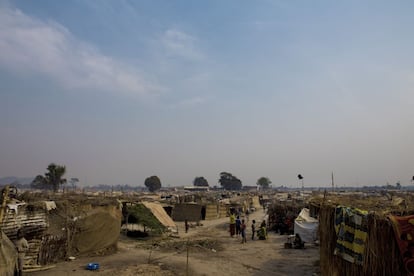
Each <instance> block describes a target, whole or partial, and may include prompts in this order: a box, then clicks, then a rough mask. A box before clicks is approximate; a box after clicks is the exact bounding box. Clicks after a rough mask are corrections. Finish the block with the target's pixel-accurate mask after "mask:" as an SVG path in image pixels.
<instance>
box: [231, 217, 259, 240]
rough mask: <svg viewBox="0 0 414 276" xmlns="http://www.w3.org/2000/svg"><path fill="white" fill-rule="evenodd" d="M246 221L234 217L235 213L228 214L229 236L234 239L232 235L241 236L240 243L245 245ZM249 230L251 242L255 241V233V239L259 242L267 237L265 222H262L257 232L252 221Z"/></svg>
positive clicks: (254, 222)
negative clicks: (250, 230) (250, 231)
mask: <svg viewBox="0 0 414 276" xmlns="http://www.w3.org/2000/svg"><path fill="white" fill-rule="evenodd" d="M246 228H247V226H246V221H245V220H244V219H240V216H236V214H235V213H233V212H232V213H230V236H231V237H234V235H236V236H241V238H242V243H246V242H247V237H246ZM251 229H252V236H251V238H252V240H254V239H255V236H256V233H257V237H258V238H259V239H261V240H265V239H266V237H267V233H266V222H265V221H263V222H262V223H261V225H260V227H259V229H258V230H256V221H255V220H252V224H251Z"/></svg>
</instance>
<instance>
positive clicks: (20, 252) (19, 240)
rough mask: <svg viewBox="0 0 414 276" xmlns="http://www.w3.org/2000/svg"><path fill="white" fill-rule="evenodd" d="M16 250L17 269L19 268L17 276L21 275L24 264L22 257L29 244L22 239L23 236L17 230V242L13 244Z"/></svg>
mask: <svg viewBox="0 0 414 276" xmlns="http://www.w3.org/2000/svg"><path fill="white" fill-rule="evenodd" d="M15 245H16V249H17V252H18V268H19V274H18V275H19V276H21V275H23V264H24V256H25V255H26V251H27V250H28V249H29V244H28V243H27V240H26V239H25V238H24V234H23V232H22V231H21V229H19V230H18V231H17V241H16V242H15Z"/></svg>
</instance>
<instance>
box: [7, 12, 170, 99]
mask: <svg viewBox="0 0 414 276" xmlns="http://www.w3.org/2000/svg"><path fill="white" fill-rule="evenodd" d="M0 67H3V68H6V69H7V70H13V71H15V72H17V73H20V74H29V75H30V74H41V75H44V76H47V77H49V78H51V79H52V80H54V81H57V82H58V83H60V84H61V85H63V86H64V87H66V88H72V89H79V88H80V89H96V90H105V91H114V92H117V93H125V94H128V95H132V96H138V97H147V96H154V95H157V94H159V93H160V92H161V91H162V90H163V88H162V87H161V86H160V85H158V84H157V83H156V82H155V81H149V80H148V77H147V76H146V75H145V74H144V73H143V72H140V71H139V70H137V68H134V67H133V66H129V65H128V64H125V63H123V62H121V61H119V60H117V59H116V58H113V57H110V56H107V55H104V54H102V53H101V52H100V51H99V50H98V49H96V48H95V47H93V46H92V45H91V44H88V43H85V42H83V41H81V40H79V39H77V38H76V37H75V36H74V35H73V34H71V32H70V31H69V30H68V29H66V28H65V27H64V26H62V25H60V24H58V23H56V22H52V21H44V20H40V19H37V18H33V17H30V16H28V15H26V14H24V13H22V12H21V11H19V10H14V9H11V8H7V7H0Z"/></svg>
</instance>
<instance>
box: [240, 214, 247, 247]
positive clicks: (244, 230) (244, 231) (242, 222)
mask: <svg viewBox="0 0 414 276" xmlns="http://www.w3.org/2000/svg"><path fill="white" fill-rule="evenodd" d="M240 231H241V236H242V243H246V242H247V239H246V223H245V222H244V219H242V221H241V225H240Z"/></svg>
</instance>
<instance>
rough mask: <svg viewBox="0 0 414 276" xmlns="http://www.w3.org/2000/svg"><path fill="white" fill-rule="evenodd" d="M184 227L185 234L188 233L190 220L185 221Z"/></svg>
mask: <svg viewBox="0 0 414 276" xmlns="http://www.w3.org/2000/svg"><path fill="white" fill-rule="evenodd" d="M184 226H185V232H186V233H188V228H189V225H188V220H185V221H184Z"/></svg>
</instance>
